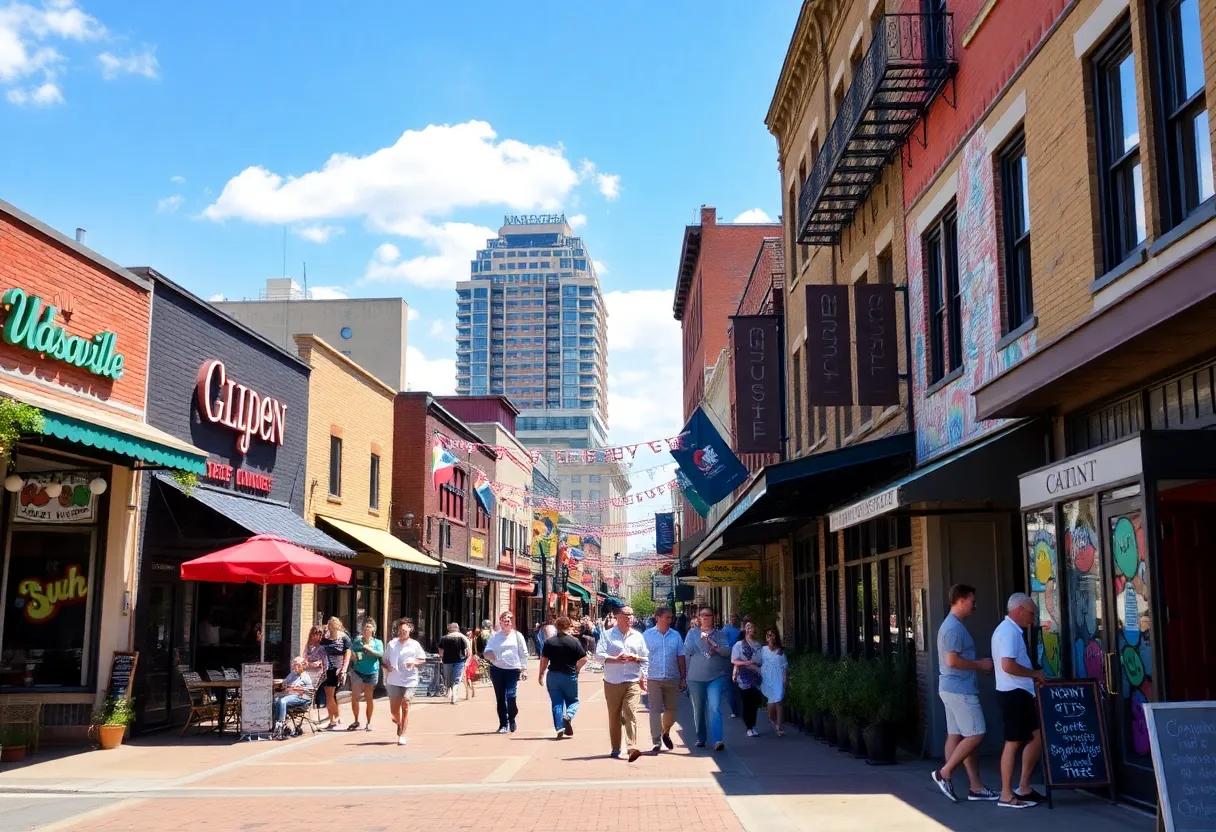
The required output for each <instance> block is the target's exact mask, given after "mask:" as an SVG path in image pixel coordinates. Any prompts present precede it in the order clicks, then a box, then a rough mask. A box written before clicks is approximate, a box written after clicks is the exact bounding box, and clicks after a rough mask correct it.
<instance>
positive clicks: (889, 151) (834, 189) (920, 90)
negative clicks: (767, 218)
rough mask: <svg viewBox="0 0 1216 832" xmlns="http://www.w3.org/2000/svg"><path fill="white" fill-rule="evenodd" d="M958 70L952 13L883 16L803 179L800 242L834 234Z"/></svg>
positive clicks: (826, 239)
mask: <svg viewBox="0 0 1216 832" xmlns="http://www.w3.org/2000/svg"><path fill="white" fill-rule="evenodd" d="M957 69H958V61H957V59H956V57H955V52H954V16H953V15H951V14H889V15H885V16H884V17H883V19H882V22H881V24H880V25H879V27H878V30H877V31H876V32H875V33H874V40H873V41H872V42H871V43H870V48H869V49H868V50H866V54H865V56H864V57H863V58H862V60H861V64H860V65H859V66H858V68H857V73H856V75H855V76H854V77H853V82H852V84H851V85H850V86H849V90H848V92H847V93H845V96H844V99H843V100H842V101H841V103H840V107H839V112H837V114H836V119H835V121H833V122H832V127H831V129H829V130H828V134H827V140H826V141H825V142H824V145H823V147H822V148H821V149H820V152H819V157H818V158H817V159H815V164H814V166H813V167H812V168H811V172H810V175H809V176H807V179H806V181H805V182H804V183H802V194H801V195H800V196H799V198H798V242H799V243H802V244H805V245H820V246H826V245H835V244H836V243H838V242H839V241H840V232H841V231H842V230H843V229H844V228H845V227H846V226H848V225H849V223H851V222H852V221H853V216H854V214H855V213H856V211H857V209H858V208H860V207H861V205H862V204H863V203H864V202H865V201H866V199H867V198H868V197H869V195H870V191H871V190H872V189H873V187H874V185H875V184H877V182H878V179H879V177H881V176H882V171H883V169H884V168H885V167H886V166H887V165H889V164H890V163H891V160H892V159H894V158H895V155H896V154H897V153H898V152H899V150H900V148H901V147H903V144H904V142H905V141H906V140H907V138H908V134H909V133H911V132H912V129H913V128H914V127H915V126H916V124H917V122H918V121H920V120H921V119H922V118H923V116H924V114H925V111H926V110H927V109H928V108H929V105H930V103H932V101H933V99H934V98H935V97H936V96H937V94H938V93H939V92H940V91H941V90H942V87H944V86H945V84H946V82H947V81H948V80H950V79H951V78H952V77H953V76H954V73H955V71H956V70H957ZM922 144H923V142H922Z"/></svg>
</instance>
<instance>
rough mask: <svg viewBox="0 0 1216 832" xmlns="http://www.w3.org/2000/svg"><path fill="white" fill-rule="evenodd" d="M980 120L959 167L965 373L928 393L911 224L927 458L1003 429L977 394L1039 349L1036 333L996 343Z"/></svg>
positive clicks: (991, 232) (991, 202)
mask: <svg viewBox="0 0 1216 832" xmlns="http://www.w3.org/2000/svg"><path fill="white" fill-rule="evenodd" d="M987 135H988V133H987V131H986V130H985V129H984V128H983V127H982V126H981V127H980V128H979V129H978V130H977V131H976V132H975V134H974V135H973V136H972V137H971V138H970V140H969V141H968V142H967V144H965V145H964V146H963V150H962V154H961V156H960V166H959V172H958V197H957V204H958V248H959V251H958V259H959V288H960V290H961V293H962V310H963V314H962V324H963V327H962V329H963V374H962V376H960V377H959V378H957V379H955V380H954V381H952V382H951V383H950V384H947V385H946V386H944V387H942V388H941V389H939V390H936V391H934V392H933V394H932V395H926V391H927V390H928V388H929V381H928V373H929V353H928V350H929V345H928V343H927V333H928V329H927V326H926V317H927V315H928V299H927V288H926V286H925V275H924V271H925V270H924V260H923V259H922V257H921V239H920V235H919V234H918V233H917V230H916V224H915V222H909V223H908V286H909V301H910V309H911V317H912V359H913V371H914V373H915V397H916V398H915V418H916V456H917V461H918V462H925V461H926V460H928V459H931V458H933V457H936V456H940V455H941V454H943V453H946V452H948V451H951V450H953V449H955V448H957V447H959V446H960V445H963V444H966V443H968V442H971V441H972V440H974V439H977V438H979V437H980V436H982V435H984V434H985V433H988V432H989V431H992V430H995V429H996V428H999V427H1000V426H1001V425H1002V424H1003V420H993V421H987V422H979V421H977V420H976V418H975V400H974V399H973V398H972V397H971V393H972V392H973V391H974V390H975V389H976V388H977V387H980V386H981V385H983V384H985V383H986V382H988V381H989V380H991V379H992V378H994V377H995V376H997V375H999V374H1000V373H1002V372H1004V371H1005V370H1006V369H1007V368H1009V367H1010V366H1012V365H1014V364H1016V363H1017V362H1019V361H1021V360H1022V358H1023V357H1025V356H1026V355H1028V354H1029V353H1031V352H1032V351H1033V350H1034V348H1035V334H1034V332H1030V333H1027V334H1026V335H1024V336H1022V337H1021V338H1019V339H1018V340H1017V341H1014V342H1013V343H1011V344H1009V345H1007V346H1005V347H1004V349H1001V350H999V351H998V350H997V348H996V345H997V342H998V341H999V340H1000V339H1001V303H1000V298H1001V294H1002V287H1001V280H1000V269H999V267H998V262H999V261H998V248H997V247H998V245H999V242H998V239H999V238H998V235H997V227H996V202H995V198H996V197H995V190H994V187H993V158H992V156H991V154H989V153H988V150H987V148H986V147H985V139H986V138H987Z"/></svg>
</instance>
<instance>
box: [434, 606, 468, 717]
mask: <svg viewBox="0 0 1216 832" xmlns="http://www.w3.org/2000/svg"><path fill="white" fill-rule="evenodd" d="M439 659H440V661H441V662H442V665H441V670H442V672H443V684H444V686H445V687H446V688H447V690H448V698H449V700H450V701H451V703H452V704H453V705H455V704H456V691H457V690H459V689H460V683H461V680H462V679H463V678H464V663H465V662H466V661H468V660H469V642H468V639H466V638H465V637H464V634H463V633H461V632H460V625H459V624H457V623H456V622H454V621H453V622H452V623H451V624H449V625H448V631H447V634H446V635H444V637H443V638H441V639H439Z"/></svg>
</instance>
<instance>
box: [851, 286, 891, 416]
mask: <svg viewBox="0 0 1216 832" xmlns="http://www.w3.org/2000/svg"><path fill="white" fill-rule="evenodd" d="M853 318H854V320H856V321H857V403H858V404H861V405H878V406H880V407H887V406H889V405H896V404H899V346H898V345H899V330H898V327H897V325H896V316H895V286H894V285H893V284H890V283H877V284H872V283H863V284H860V285H858V286H854V287H853Z"/></svg>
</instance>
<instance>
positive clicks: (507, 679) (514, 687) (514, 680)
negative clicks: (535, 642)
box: [485, 612, 528, 734]
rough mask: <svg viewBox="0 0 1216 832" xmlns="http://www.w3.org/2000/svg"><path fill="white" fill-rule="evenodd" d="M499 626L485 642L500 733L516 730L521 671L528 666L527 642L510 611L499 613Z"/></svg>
mask: <svg viewBox="0 0 1216 832" xmlns="http://www.w3.org/2000/svg"><path fill="white" fill-rule="evenodd" d="M498 626H499V629H498V631H497V632H495V633H494V634H493V635H491V636H490V638H489V640H488V641H487V642H486V649H485V657H486V661H488V662H489V663H490V682H491V683H492V684H493V685H494V702H495V704H496V705H497V706H498V733H500V734H505V733H507V732H508V731H510V732H511V733H515V717H516V716H517V715H518V714H519V708H518V707H517V706H516V704H515V697H516V695H517V694H518V692H519V674H520V672H521V671H522V670H524V668H526V667H527V666H528V643H527V642H526V641H525V640H524V636H523V633H521V632H519V630H516V629H515V618H514V617H513V616H512V615H511V613H509V612H504V613H503V614H502V615H500V616H498Z"/></svg>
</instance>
